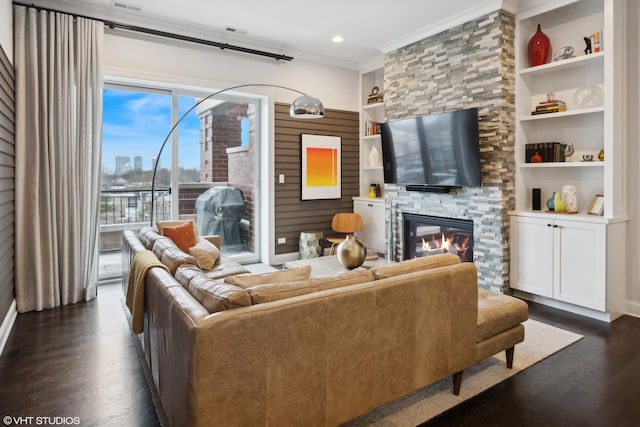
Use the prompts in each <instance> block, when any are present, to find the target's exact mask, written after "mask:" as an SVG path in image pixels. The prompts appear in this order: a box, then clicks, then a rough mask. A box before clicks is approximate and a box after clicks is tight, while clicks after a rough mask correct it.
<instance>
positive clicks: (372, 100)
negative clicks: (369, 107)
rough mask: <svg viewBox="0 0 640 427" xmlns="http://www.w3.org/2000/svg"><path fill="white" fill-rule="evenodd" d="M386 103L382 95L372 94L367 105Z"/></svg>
mask: <svg viewBox="0 0 640 427" xmlns="http://www.w3.org/2000/svg"><path fill="white" fill-rule="evenodd" d="M382 101H384V97H383V96H382V94H381V93H377V94H375V95H374V94H371V95H369V96H368V97H367V104H377V103H378V102H382Z"/></svg>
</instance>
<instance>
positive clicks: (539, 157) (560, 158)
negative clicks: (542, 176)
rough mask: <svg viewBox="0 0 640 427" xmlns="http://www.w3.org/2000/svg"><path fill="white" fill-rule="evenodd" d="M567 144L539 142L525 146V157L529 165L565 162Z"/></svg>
mask: <svg viewBox="0 0 640 427" xmlns="http://www.w3.org/2000/svg"><path fill="white" fill-rule="evenodd" d="M565 148H567V144H562V143H560V142H539V143H536V144H525V146H524V149H525V156H526V162H527V163H539V162H564V161H565V157H564V150H565Z"/></svg>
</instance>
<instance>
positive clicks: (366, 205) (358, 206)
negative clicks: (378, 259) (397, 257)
mask: <svg viewBox="0 0 640 427" xmlns="http://www.w3.org/2000/svg"><path fill="white" fill-rule="evenodd" d="M353 211H354V212H355V213H357V214H360V216H361V217H362V222H363V223H364V229H363V230H362V231H361V232H360V233H358V236H359V237H360V238H361V239H362V240H363V242H364V244H365V246H366V247H367V249H368V250H369V251H375V252H379V253H384V249H385V238H384V200H382V199H379V198H376V199H368V198H365V197H354V198H353Z"/></svg>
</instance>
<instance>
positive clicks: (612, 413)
mask: <svg viewBox="0 0 640 427" xmlns="http://www.w3.org/2000/svg"><path fill="white" fill-rule="evenodd" d="M120 298H121V291H120V285H119V284H115V285H102V286H100V288H99V292H98V298H97V300H94V301H91V302H88V303H81V304H76V305H72V306H66V307H61V308H57V309H52V310H46V311H43V312H40V313H26V314H20V315H19V316H18V318H17V320H16V324H15V326H14V329H13V331H12V333H11V336H10V337H9V341H8V342H7V346H6V347H5V350H4V352H3V354H2V357H0V416H3V417H4V416H6V415H9V416H13V417H56V416H62V417H79V419H80V422H81V424H80V425H82V426H157V425H159V423H158V419H157V416H156V413H155V409H154V406H153V402H152V399H151V393H150V392H149V390H148V388H147V383H146V381H145V378H144V371H143V369H142V367H141V365H140V362H139V361H138V355H137V352H136V348H135V345H134V341H133V338H132V335H131V334H130V332H129V327H128V324H127V321H126V318H125V315H124V312H123V309H122V305H121V302H120ZM530 317H531V318H533V319H536V320H540V321H542V322H545V323H548V324H552V325H556V326H559V327H562V328H565V329H568V330H571V331H574V332H577V333H580V334H583V335H584V336H585V337H584V338H583V339H582V340H580V341H578V342H577V343H575V344H574V345H572V346H570V347H568V348H566V349H564V350H562V351H560V352H558V353H556V354H554V355H552V356H550V357H549V358H547V359H545V360H543V361H542V362H540V363H538V364H536V365H534V366H532V367H531V368H529V369H526V370H524V371H523V372H520V373H518V374H517V375H515V376H513V377H511V378H510V379H508V380H506V381H504V382H502V383H500V384H498V385H496V386H495V387H493V388H491V389H489V390H487V391H485V392H483V393H481V394H480V395H478V396H476V397H474V398H472V399H469V400H468V401H466V402H464V403H462V404H460V405H458V406H457V407H455V408H453V409H451V410H450V411H448V412H446V413H444V414H442V415H441V416H439V417H437V418H435V419H433V420H431V421H430V422H428V423H425V424H424V425H425V426H577V425H580V426H607V427H608V426H636V425H640V400H639V399H640V342H639V338H640V319H637V318H632V317H628V316H624V317H622V318H620V319H618V320H616V321H615V322H613V323H611V324H607V323H603V322H599V321H596V320H592V319H588V318H584V317H581V316H577V315H573V314H570V313H565V312H562V311H559V310H555V309H552V308H548V307H545V306H541V305H538V304H533V303H530ZM517 357H518V355H517V347H516V358H517ZM462 386H463V387H464V382H463V384H462ZM32 424H35V422H33V423H32ZM14 425H15V424H14Z"/></svg>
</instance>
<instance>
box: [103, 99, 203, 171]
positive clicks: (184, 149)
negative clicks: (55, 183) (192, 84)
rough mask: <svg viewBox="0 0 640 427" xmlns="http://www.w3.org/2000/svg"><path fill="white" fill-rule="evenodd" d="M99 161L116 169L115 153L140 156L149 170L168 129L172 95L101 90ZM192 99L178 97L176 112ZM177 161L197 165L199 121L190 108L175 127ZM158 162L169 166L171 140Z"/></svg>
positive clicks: (181, 111)
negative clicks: (101, 118) (177, 137)
mask: <svg viewBox="0 0 640 427" xmlns="http://www.w3.org/2000/svg"><path fill="white" fill-rule="evenodd" d="M103 98H104V104H103V108H104V112H103V124H102V126H103V127H102V164H103V165H104V167H105V168H106V170H105V171H107V172H113V171H115V158H116V156H130V157H131V162H132V165H133V158H134V157H135V156H142V158H143V160H142V166H143V169H146V170H148V169H151V168H152V167H153V165H152V160H151V159H152V158H153V157H155V156H156V154H157V153H158V150H159V149H160V145H161V144H162V141H163V140H164V138H165V137H166V135H167V132H169V129H170V128H171V96H170V95H164V94H154V93H141V92H129V91H123V90H114V89H105V90H104V97H103ZM195 102H196V101H195V98H194V97H192V96H191V97H189V96H180V97H179V98H178V110H179V115H182V113H184V111H186V110H187V109H189V108H190V107H191V106H193V105H194V104H195ZM178 132H179V134H178V135H179V137H180V144H179V162H180V163H181V164H182V165H183V167H185V168H199V167H200V121H199V119H198V115H197V114H196V112H195V111H192V112H191V113H190V114H189V115H188V116H187V117H186V118H185V119H184V120H183V121H182V123H180V126H179V128H178ZM161 165H162V166H163V167H165V168H166V167H169V166H170V165H171V141H169V142H168V143H167V146H166V147H165V149H164V152H163V154H162V160H161Z"/></svg>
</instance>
